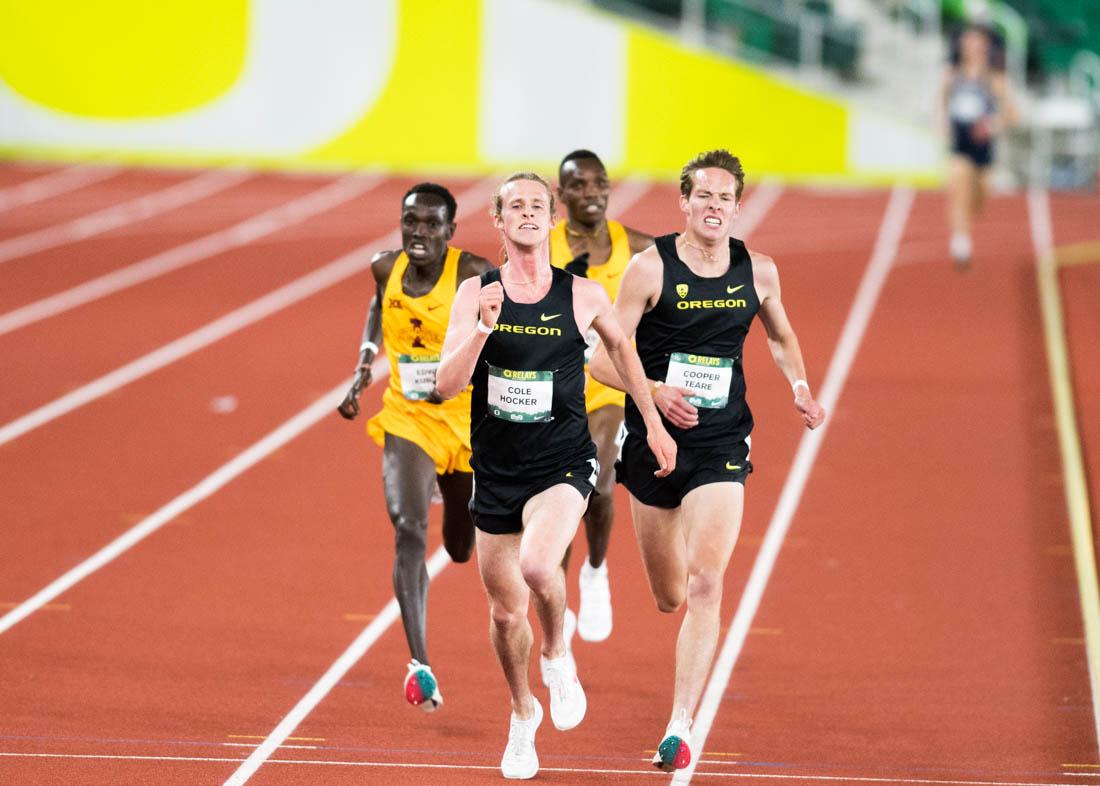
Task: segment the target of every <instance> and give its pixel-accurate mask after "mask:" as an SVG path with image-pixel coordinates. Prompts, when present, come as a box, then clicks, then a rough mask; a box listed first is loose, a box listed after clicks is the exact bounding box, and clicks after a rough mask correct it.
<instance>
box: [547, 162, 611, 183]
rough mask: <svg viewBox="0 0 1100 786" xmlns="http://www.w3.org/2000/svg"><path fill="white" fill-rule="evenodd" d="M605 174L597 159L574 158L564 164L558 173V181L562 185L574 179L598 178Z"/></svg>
mask: <svg viewBox="0 0 1100 786" xmlns="http://www.w3.org/2000/svg"><path fill="white" fill-rule="evenodd" d="M606 174H607V171H606V170H605V169H604V168H603V164H601V163H600V162H599V160H598V159H595V158H574V159H573V160H572V161H566V162H565V165H564V166H563V167H562V168H561V172H559V173H558V179H560V180H561V182H562V184H563V185H564V184H566V183H568V182H569V181H570V180H571V179H572V178H574V177H599V176H600V175H606Z"/></svg>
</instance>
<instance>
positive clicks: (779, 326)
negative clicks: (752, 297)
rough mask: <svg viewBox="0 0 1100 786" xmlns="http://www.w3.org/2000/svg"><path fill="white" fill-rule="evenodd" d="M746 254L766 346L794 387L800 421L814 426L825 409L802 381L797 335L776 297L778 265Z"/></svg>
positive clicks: (804, 370) (804, 377) (795, 402)
mask: <svg viewBox="0 0 1100 786" xmlns="http://www.w3.org/2000/svg"><path fill="white" fill-rule="evenodd" d="M750 255H751V256H752V274H753V285H754V286H755V287H756V292H757V294H758V295H759V297H760V312H759V317H760V321H761V322H763V323H764V330H765V332H766V333H767V335H768V349H770V350H771V353H772V359H773V360H774V361H775V365H776V367H778V368H779V370H780V371H781V372H783V376H785V377H786V378H787V381H788V382H789V383H790V384H791V385H792V386H793V388H794V406H795V409H797V410H798V411H799V413H801V415H802V422H803V423H805V424H806V427H807V428H810V429H814V428H817V427H818V426H820V425H821V424H822V423H823V422H824V420H825V410H824V409H822V407H821V405H820V404H818V403H817V402H816V401H814V397H813V395H812V394H811V393H810V386H809V384H807V383H806V365H805V363H803V361H802V349H801V348H800V347H799V345H798V336H797V335H795V332H794V328H793V327H791V323H790V320H789V319H787V312H786V310H785V309H784V308H783V302H782V301H781V300H780V297H779V291H780V290H779V269H778V268H777V267H776V265H775V261H774V260H773V259H772V258H771V257H769V256H766V255H764V254H758V253H756V252H750Z"/></svg>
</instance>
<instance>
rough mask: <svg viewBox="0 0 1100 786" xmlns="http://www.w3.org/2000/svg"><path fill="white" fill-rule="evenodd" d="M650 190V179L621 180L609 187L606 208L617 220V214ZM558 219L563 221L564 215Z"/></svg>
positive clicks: (651, 188) (620, 214)
mask: <svg viewBox="0 0 1100 786" xmlns="http://www.w3.org/2000/svg"><path fill="white" fill-rule="evenodd" d="M652 190H653V181H651V180H632V179H630V178H627V179H626V180H621V181H619V183H618V184H616V186H615V187H614V188H613V189H611V193H610V194H609V195H608V197H607V207H608V210H609V211H610V212H612V213H614V214H615V220H616V221H619V220H621V219H620V218H619V216H622V214H623V213H625V212H627V211H628V210H630V208H632V207H634V205H635V204H637V202H638V200H639V199H641V198H642V197H644V196H645V195H646V194H648V193H649V192H650V191H652ZM560 220H562V221H564V220H565V217H564V216H563V217H562V218H561V219H560ZM643 231H644V230H643Z"/></svg>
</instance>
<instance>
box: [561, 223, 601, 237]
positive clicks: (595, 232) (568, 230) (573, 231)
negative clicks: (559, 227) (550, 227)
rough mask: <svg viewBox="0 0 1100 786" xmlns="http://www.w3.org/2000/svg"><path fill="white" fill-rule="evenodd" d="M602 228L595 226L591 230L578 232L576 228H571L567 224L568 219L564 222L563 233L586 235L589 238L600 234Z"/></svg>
mask: <svg viewBox="0 0 1100 786" xmlns="http://www.w3.org/2000/svg"><path fill="white" fill-rule="evenodd" d="M602 229H603V227H602V226H601V227H597V228H596V229H594V230H592V231H591V232H578V231H577V230H576V229H573V227H571V226H569V222H568V221H566V222H565V234H567V235H572V236H573V237H586V238H588V239H590V240H591V239H592V238H595V237H598V236H599V235H600V234H601V230H602Z"/></svg>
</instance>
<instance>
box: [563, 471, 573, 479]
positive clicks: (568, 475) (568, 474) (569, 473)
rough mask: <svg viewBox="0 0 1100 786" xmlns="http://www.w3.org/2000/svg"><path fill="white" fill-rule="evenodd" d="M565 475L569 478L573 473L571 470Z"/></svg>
mask: <svg viewBox="0 0 1100 786" xmlns="http://www.w3.org/2000/svg"><path fill="white" fill-rule="evenodd" d="M565 477H567V478H571V477H573V473H572V472H566V473H565Z"/></svg>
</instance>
